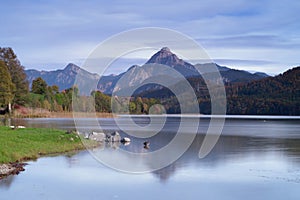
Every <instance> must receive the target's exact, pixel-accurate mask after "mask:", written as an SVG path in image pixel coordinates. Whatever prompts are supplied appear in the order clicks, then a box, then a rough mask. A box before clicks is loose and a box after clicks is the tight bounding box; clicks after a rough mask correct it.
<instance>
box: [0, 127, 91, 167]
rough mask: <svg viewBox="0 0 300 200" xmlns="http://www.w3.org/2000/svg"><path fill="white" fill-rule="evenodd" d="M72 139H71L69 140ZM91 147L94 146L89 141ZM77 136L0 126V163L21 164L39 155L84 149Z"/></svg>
mask: <svg viewBox="0 0 300 200" xmlns="http://www.w3.org/2000/svg"><path fill="white" fill-rule="evenodd" d="M71 138H73V139H71ZM90 145H91V146H95V145H96V144H95V143H94V142H93V141H91V143H90ZM84 148H85V147H84V145H83V144H82V142H81V139H80V138H79V136H77V135H75V134H65V131H62V130H55V129H42V128H25V129H17V130H12V129H11V128H9V127H4V126H0V163H9V162H21V161H26V160H31V159H36V158H38V157H40V156H41V155H49V154H55V153H64V152H68V151H73V150H80V149H84Z"/></svg>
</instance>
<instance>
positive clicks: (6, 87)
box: [0, 60, 14, 107]
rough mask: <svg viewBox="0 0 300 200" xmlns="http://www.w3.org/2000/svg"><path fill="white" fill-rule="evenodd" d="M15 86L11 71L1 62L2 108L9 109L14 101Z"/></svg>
mask: <svg viewBox="0 0 300 200" xmlns="http://www.w3.org/2000/svg"><path fill="white" fill-rule="evenodd" d="M13 90H14V84H13V83H12V80H11V77H10V74H9V71H8V69H7V67H6V65H5V63H4V62H3V61H1V60H0V107H7V106H8V105H9V104H10V103H11V102H12V100H13Z"/></svg>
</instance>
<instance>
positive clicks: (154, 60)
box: [25, 47, 268, 94]
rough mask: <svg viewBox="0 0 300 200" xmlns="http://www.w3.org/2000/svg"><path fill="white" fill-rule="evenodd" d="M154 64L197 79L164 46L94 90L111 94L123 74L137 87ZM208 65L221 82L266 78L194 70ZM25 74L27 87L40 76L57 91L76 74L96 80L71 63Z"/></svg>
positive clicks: (233, 71)
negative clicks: (51, 69)
mask: <svg viewBox="0 0 300 200" xmlns="http://www.w3.org/2000/svg"><path fill="white" fill-rule="evenodd" d="M155 64H158V65H160V64H161V65H167V66H170V67H172V68H173V69H175V70H176V71H177V72H179V73H180V74H182V75H183V76H184V77H185V78H189V77H198V76H200V74H199V73H198V71H197V70H196V68H195V66H194V65H192V64H190V63H188V62H185V61H184V60H182V59H180V58H178V57H177V56H176V55H175V54H174V53H172V52H171V50H170V49H169V48H167V47H164V48H162V49H161V50H160V51H158V52H157V53H155V54H154V55H153V56H152V57H151V58H150V59H149V60H148V61H147V62H146V63H145V65H143V66H138V65H134V66H132V67H130V68H129V69H128V70H127V71H126V72H122V73H120V74H118V75H108V76H102V77H101V79H100V81H99V83H98V86H97V88H98V90H100V91H101V92H103V93H105V94H112V92H113V90H114V88H115V86H116V83H117V82H118V81H119V80H120V78H122V77H123V75H124V74H126V79H127V80H128V86H129V87H131V86H134V85H137V84H140V83H142V82H143V81H144V80H147V79H148V78H150V77H151V76H153V73H155V72H156V71H157V69H158V68H157V66H155ZM210 65H216V66H217V68H218V69H219V71H220V73H221V75H222V79H223V81H224V83H237V82H240V83H246V82H251V81H254V80H260V79H262V78H265V77H268V75H267V74H265V73H263V72H258V73H250V72H247V71H243V70H237V69H230V68H228V67H224V66H220V65H217V64H214V63H206V64H197V66H196V67H200V68H201V67H202V68H209V67H210ZM25 72H26V75H27V78H28V80H29V82H30V84H31V82H32V80H34V79H36V78H37V77H42V78H43V79H44V80H45V81H46V82H47V84H48V85H57V86H58V87H59V88H60V90H64V89H67V88H70V87H72V86H73V84H74V82H75V79H76V76H77V74H78V73H79V72H80V74H81V76H83V77H84V78H86V79H88V80H92V81H98V80H99V78H100V76H99V75H98V74H94V73H90V72H88V71H85V70H83V69H82V68H80V67H78V66H76V65H75V64H72V63H70V64H68V65H67V66H66V67H65V68H64V69H62V70H55V71H38V70H32V69H31V70H26V71H25ZM121 89H124V88H115V90H121ZM148 89H149V88H148Z"/></svg>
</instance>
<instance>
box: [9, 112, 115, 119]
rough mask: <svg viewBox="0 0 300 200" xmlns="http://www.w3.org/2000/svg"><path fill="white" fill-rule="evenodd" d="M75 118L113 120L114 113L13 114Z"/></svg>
mask: <svg viewBox="0 0 300 200" xmlns="http://www.w3.org/2000/svg"><path fill="white" fill-rule="evenodd" d="M74 116H80V117H81V118H113V117H114V115H113V113H101V112H96V113H86V112H80V113H73V112H45V111H41V112H36V113H19V112H15V113H14V114H12V116H11V117H12V118H73V117H74Z"/></svg>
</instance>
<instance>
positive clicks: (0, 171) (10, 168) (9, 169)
mask: <svg viewBox="0 0 300 200" xmlns="http://www.w3.org/2000/svg"><path fill="white" fill-rule="evenodd" d="M26 165H27V164H26V163H23V162H21V163H20V162H14V163H6V164H0V180H1V179H4V178H6V177H8V176H10V175H18V174H19V173H20V172H22V171H25V168H24V166H26Z"/></svg>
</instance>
